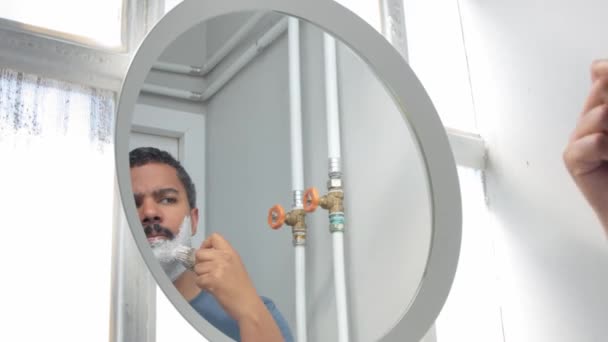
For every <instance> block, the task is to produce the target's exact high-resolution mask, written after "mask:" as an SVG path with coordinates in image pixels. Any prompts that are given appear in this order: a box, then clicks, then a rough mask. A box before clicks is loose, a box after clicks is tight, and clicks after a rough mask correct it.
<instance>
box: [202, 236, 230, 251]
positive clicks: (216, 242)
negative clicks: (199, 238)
mask: <svg viewBox="0 0 608 342" xmlns="http://www.w3.org/2000/svg"><path fill="white" fill-rule="evenodd" d="M201 247H202V248H216V249H223V250H231V249H232V246H231V245H230V244H229V243H228V241H226V239H224V237H223V236H221V235H220V234H218V233H213V234H211V235H210V236H209V237H208V238H207V239H205V241H203V244H202V245H201Z"/></svg>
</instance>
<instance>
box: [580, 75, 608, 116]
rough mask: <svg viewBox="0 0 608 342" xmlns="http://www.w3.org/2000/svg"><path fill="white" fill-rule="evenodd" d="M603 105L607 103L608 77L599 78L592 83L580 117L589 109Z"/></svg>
mask: <svg viewBox="0 0 608 342" xmlns="http://www.w3.org/2000/svg"><path fill="white" fill-rule="evenodd" d="M604 103H608V75H607V76H602V77H599V78H598V79H597V80H595V81H594V82H593V85H592V86H591V91H590V92H589V97H587V101H585V106H584V107H583V112H582V115H585V114H586V113H588V112H589V111H590V110H591V109H593V108H595V107H597V106H599V105H601V104H604Z"/></svg>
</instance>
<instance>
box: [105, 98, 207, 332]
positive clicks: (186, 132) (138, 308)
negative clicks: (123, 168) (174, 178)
mask: <svg viewBox="0 0 608 342" xmlns="http://www.w3.org/2000/svg"><path fill="white" fill-rule="evenodd" d="M168 111H170V114H167V113H168ZM131 132H138V133H147V134H155V135H161V136H167V137H171V138H177V139H178V141H179V156H178V159H179V160H181V161H183V165H184V167H185V168H186V170H187V171H188V173H189V174H190V176H191V177H192V180H193V182H194V183H195V184H196V186H197V202H198V203H199V204H201V205H200V206H199V211H200V215H201V217H203V218H205V217H206V216H205V215H204V210H203V208H204V207H205V206H204V205H202V204H204V203H205V202H203V197H204V195H205V173H204V172H205V164H204V160H205V135H204V132H205V117H204V115H202V114H194V113H189V112H181V111H175V110H168V109H165V108H159V107H154V106H149V105H143V104H139V105H137V107H136V110H135V113H134V115H133V124H132V126H131ZM196 159H199V160H201V162H193V161H194V160H196ZM115 184H116V185H115V189H114V198H115V206H114V236H113V251H112V309H111V318H110V334H111V338H110V342H123V341H142V342H154V341H155V340H156V317H157V316H156V305H157V302H156V288H157V283H156V281H155V279H154V277H153V276H152V273H151V272H150V271H149V269H148V267H147V265H146V264H145V262H144V260H143V257H142V254H141V253H140V252H139V250H138V248H137V245H136V244H135V240H134V238H133V236H132V232H131V230H130V229H129V225H128V222H127V219H126V215H125V212H124V206H123V205H122V201H121V198H120V192H119V189H118V185H117V184H118V182H117V181H116V182H115ZM203 222H204V220H203ZM199 234H200V236H204V235H205V227H204V225H202V226H199V230H198V232H197V236H199Z"/></svg>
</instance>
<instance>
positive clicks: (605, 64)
mask: <svg viewBox="0 0 608 342" xmlns="http://www.w3.org/2000/svg"><path fill="white" fill-rule="evenodd" d="M606 76H608V59H599V60H596V61H593V63H591V80H592V81H593V82H595V81H597V79H598V78H600V77H606Z"/></svg>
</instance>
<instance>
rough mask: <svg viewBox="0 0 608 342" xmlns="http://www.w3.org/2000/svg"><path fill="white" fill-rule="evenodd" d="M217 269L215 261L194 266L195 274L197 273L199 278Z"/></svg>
mask: <svg viewBox="0 0 608 342" xmlns="http://www.w3.org/2000/svg"><path fill="white" fill-rule="evenodd" d="M216 267H217V266H216V264H215V263H214V262H213V261H204V262H199V263H197V264H196V265H194V273H196V274H197V275H199V276H200V275H204V274H207V273H211V272H213V270H214V269H215V268H216Z"/></svg>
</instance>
